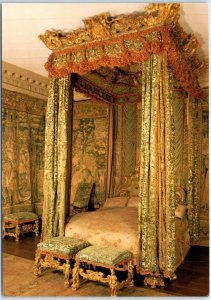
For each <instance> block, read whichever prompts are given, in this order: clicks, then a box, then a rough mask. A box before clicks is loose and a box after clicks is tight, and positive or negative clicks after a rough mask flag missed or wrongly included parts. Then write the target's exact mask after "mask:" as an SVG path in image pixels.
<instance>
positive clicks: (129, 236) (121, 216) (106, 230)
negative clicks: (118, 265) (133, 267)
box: [65, 207, 140, 256]
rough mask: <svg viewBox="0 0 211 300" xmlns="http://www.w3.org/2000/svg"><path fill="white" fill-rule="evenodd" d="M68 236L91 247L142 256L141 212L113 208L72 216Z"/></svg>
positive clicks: (67, 229) (126, 208) (66, 234)
mask: <svg viewBox="0 0 211 300" xmlns="http://www.w3.org/2000/svg"><path fill="white" fill-rule="evenodd" d="M65 236H67V237H68V236H69V237H74V238H79V239H83V240H87V241H89V242H90V244H91V245H97V246H111V247H115V248H117V249H126V250H128V251H130V252H132V253H133V254H134V255H135V256H137V255H139V253H140V250H139V249H140V247H139V242H138V210H137V209H136V208H134V207H110V208H103V209H99V210H96V211H91V212H83V213H80V214H77V215H75V216H73V217H72V218H71V219H70V221H69V223H68V224H67V225H66V228H65Z"/></svg>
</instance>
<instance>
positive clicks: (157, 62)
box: [40, 4, 202, 285]
mask: <svg viewBox="0 0 211 300" xmlns="http://www.w3.org/2000/svg"><path fill="white" fill-rule="evenodd" d="M179 8H180V6H179V4H150V5H149V6H148V7H147V8H146V11H145V13H144V14H141V13H140V14H138V13H137V14H131V15H128V16H124V15H123V16H118V17H111V16H110V15H109V14H102V15H99V16H95V17H93V18H90V19H87V20H84V24H85V28H81V29H77V30H74V31H72V32H68V33H63V32H59V31H46V33H45V34H44V35H41V36H40V39H41V40H42V41H43V42H44V43H45V44H46V45H47V47H48V48H50V49H51V50H53V53H52V54H51V55H50V57H49V59H48V62H47V63H46V65H45V67H46V69H47V70H48V72H49V76H50V77H51V83H50V91H49V98H48V104H47V112H46V136H45V175H44V206H43V225H42V238H43V239H45V238H47V237H53V236H64V235H66V236H75V237H77V235H79V236H80V237H81V234H80V233H79V232H78V227H77V226H79V227H80V226H82V228H81V232H82V231H83V234H84V235H83V238H86V239H87V240H89V238H90V239H91V241H89V242H90V243H95V242H96V243H97V244H98V243H106V242H108V243H113V244H114V245H115V243H116V245H117V246H118V241H119V244H120V247H121V242H120V241H121V240H122V237H123V241H124V238H126V239H127V237H128V239H129V237H130V239H134V240H135V242H134V241H133V242H131V241H130V242H129V243H131V245H132V247H133V245H135V246H134V247H135V248H136V250H134V249H132V248H130V250H132V252H134V254H135V255H134V257H135V260H134V265H136V266H138V267H137V271H138V272H140V274H142V275H146V283H150V282H152V281H153V282H154V281H155V280H157V284H158V285H159V282H160V278H161V277H162V278H163V277H164V278H170V279H173V278H175V270H176V268H177V266H178V265H179V264H180V263H181V262H182V260H183V259H184V257H185V255H186V253H187V251H188V249H189V246H190V245H191V243H194V241H196V240H197V239H198V234H199V233H198V228H199V184H200V175H199V174H200V171H199V166H200V158H199V157H200V156H199V155H198V154H199V152H200V148H199V143H198V140H199V138H200V136H199V130H198V121H197V120H198V119H197V118H198V111H199V109H200V98H201V96H202V91H201V89H200V87H199V85H198V82H197V72H198V70H199V69H200V67H201V65H202V63H201V62H200V60H199V58H198V56H197V54H196V49H197V47H198V42H197V40H196V39H195V37H194V36H191V35H188V34H186V33H185V32H184V31H183V30H182V28H181V27H180V25H179V23H178V19H179ZM134 74H135V75H134ZM120 82H123V83H124V88H122V86H121V88H118V84H119V83H120ZM115 84H116V85H115ZM112 86H113V88H111V87H112ZM74 88H76V89H77V90H78V91H80V92H82V93H86V94H87V95H89V96H90V97H91V98H93V99H95V100H98V101H101V102H103V103H106V104H107V105H109V109H110V119H111V122H110V136H111V138H109V143H110V144H109V149H108V152H109V154H108V156H109V157H110V159H109V160H108V166H107V182H106V191H105V198H109V197H110V198H112V197H117V196H126V197H127V198H128V199H127V201H128V203H130V199H129V198H130V197H132V196H136V202H137V205H136V207H126V204H125V205H124V207H120V208H119V209H117V208H116V207H113V208H112V207H110V208H100V209H99V210H97V211H94V212H84V213H81V214H78V215H76V216H73V217H72V218H70V220H69V222H68V224H67V225H66V222H67V219H68V216H69V215H70V214H71V212H70V207H71V205H70V203H69V195H70V190H71V187H70V186H69V182H70V180H69V177H71V176H70V175H71V140H72V113H73V89H74ZM136 102H139V103H140V106H141V109H140V114H139V115H138V116H137V118H139V120H140V124H141V125H140V149H139V151H140V153H139V158H140V162H139V168H138V172H137V174H136V175H137V176H136V179H134V180H136V182H137V183H138V188H137V187H136V189H135V190H133V191H132V190H130V189H128V187H127V188H126V187H125V186H124V184H122V186H121V185H120V187H119V193H118V194H117V193H116V194H115V193H114V191H112V187H111V186H112V185H111V183H112V180H114V177H112V176H113V173H112V172H113V169H112V157H113V152H114V151H115V141H112V134H113V132H114V126H115V122H117V121H118V120H116V119H115V117H114V116H115V110H116V109H117V107H118V106H120V105H122V104H124V105H127V104H131V103H136ZM129 177H131V180H133V175H131V176H128V178H129ZM122 190H124V193H122V192H121V191H122ZM184 195H185V196H184ZM137 199H138V200H137ZM71 201H72V200H71ZM107 201H109V200H108V199H107V200H106V202H105V203H107ZM116 203H117V202H116ZM178 205H179V207H180V208H181V209H182V215H179V217H180V218H178V217H175V210H176V209H177V210H176V212H177V213H178V211H179V209H178ZM115 210H116V211H118V213H117V214H116V215H115V214H113V221H112V213H111V212H112V211H113V212H115ZM186 210H188V216H187V215H186ZM120 211H121V213H119V212H120ZM128 212H129V215H130V217H126V216H127V213H128ZM103 214H104V217H105V218H109V220H110V221H109V225H110V228H107V229H108V232H107V235H106V234H105V235H103V231H101V232H97V231H98V228H100V227H101V226H102V228H103V227H104V228H105V224H104V225H102V224H100V222H101V221H100V220H103V219H104V218H103ZM109 214H110V217H109V216H108V215H109ZM94 215H95V216H96V219H95V221H94V222H95V223H94V225H93V224H92V225H93V227H92V229H91V230H93V228H95V227H97V228H96V236H95V237H94V238H92V237H91V236H90V234H89V227H90V226H91V223H92V221H91V220H93V216H94ZM99 216H100V217H99ZM89 218H90V219H89ZM116 218H117V220H118V221H119V222H120V223H121V222H123V220H126V221H125V223H121V226H122V228H123V233H124V234H125V236H123V235H122V236H121V237H119V238H118V239H117V240H115V234H116V236H118V234H119V232H118V230H116V229H115V230H113V231H112V228H113V229H114V226H115V219H116ZM118 218H119V219H118ZM89 220H90V221H89ZM104 220H106V219H104ZM131 220H133V223H131ZM84 222H86V223H84ZM112 222H113V223H112ZM120 223H119V224H120ZM74 224H76V225H74ZM83 225H84V226H85V227H86V228H87V230H86V231H85V229H84V227H83ZM121 226H119V227H121ZM117 227H118V226H117ZM131 228H133V229H134V228H135V230H134V232H133V234H132V233H131V232H129V233H128V232H127V229H128V230H131ZM114 231H115V233H114ZM111 232H112V233H111ZM92 234H93V232H92ZM97 234H99V235H100V238H99V239H98V238H97ZM112 234H114V236H113V237H112V241H108V237H109V236H110V237H111V235H112ZM189 240H190V241H191V242H190V241H189ZM124 244H125V242H124ZM178 245H180V246H181V245H183V246H181V249H182V247H183V249H182V250H181V249H179V248H178Z"/></svg>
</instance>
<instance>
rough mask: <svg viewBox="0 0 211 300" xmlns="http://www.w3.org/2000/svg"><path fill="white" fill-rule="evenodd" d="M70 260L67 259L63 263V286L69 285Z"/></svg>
mask: <svg viewBox="0 0 211 300" xmlns="http://www.w3.org/2000/svg"><path fill="white" fill-rule="evenodd" d="M70 270H71V269H70V260H69V259H67V260H66V263H65V264H63V273H64V286H65V287H69V286H70Z"/></svg>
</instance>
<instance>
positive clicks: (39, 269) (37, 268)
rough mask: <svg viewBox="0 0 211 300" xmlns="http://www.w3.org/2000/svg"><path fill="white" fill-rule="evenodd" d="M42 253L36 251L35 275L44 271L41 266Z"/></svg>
mask: <svg viewBox="0 0 211 300" xmlns="http://www.w3.org/2000/svg"><path fill="white" fill-rule="evenodd" d="M40 260H41V253H39V252H37V251H36V255H35V263H34V275H36V276H40V275H41V273H42V267H41V263H40Z"/></svg>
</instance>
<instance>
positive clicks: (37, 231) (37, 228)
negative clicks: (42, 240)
mask: <svg viewBox="0 0 211 300" xmlns="http://www.w3.org/2000/svg"><path fill="white" fill-rule="evenodd" d="M34 232H35V235H36V236H39V219H37V220H36V221H35V231H34Z"/></svg>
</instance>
